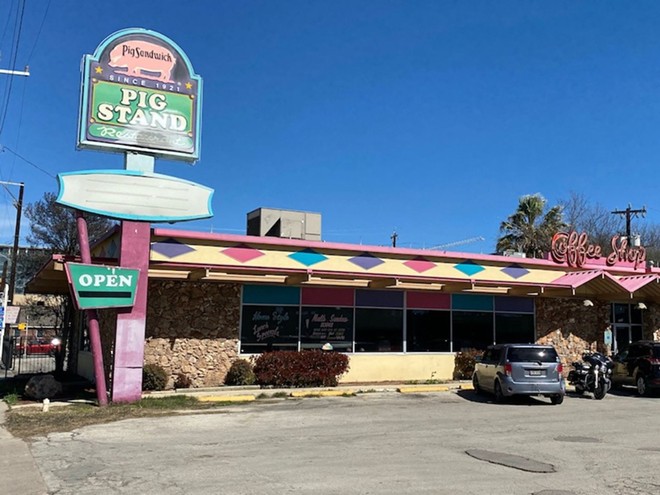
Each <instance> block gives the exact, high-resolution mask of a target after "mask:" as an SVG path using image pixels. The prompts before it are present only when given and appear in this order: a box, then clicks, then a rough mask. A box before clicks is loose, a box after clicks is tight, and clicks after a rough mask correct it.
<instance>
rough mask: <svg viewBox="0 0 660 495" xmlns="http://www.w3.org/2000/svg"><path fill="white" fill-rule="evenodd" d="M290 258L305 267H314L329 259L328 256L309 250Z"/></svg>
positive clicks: (294, 254) (299, 252)
mask: <svg viewBox="0 0 660 495" xmlns="http://www.w3.org/2000/svg"><path fill="white" fill-rule="evenodd" d="M289 258H291V259H292V260H295V261H297V262H298V263H300V264H302V265H305V266H312V265H315V264H317V263H320V262H321V261H325V260H327V259H328V257H327V256H324V255H322V254H320V253H317V252H316V251H314V250H313V249H309V248H307V249H303V250H302V251H298V252H297V253H293V254H290V255H289Z"/></svg>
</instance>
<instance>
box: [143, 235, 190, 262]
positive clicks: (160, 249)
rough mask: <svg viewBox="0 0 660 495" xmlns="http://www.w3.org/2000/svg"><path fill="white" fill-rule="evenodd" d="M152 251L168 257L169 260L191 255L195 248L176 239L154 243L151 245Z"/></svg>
mask: <svg viewBox="0 0 660 495" xmlns="http://www.w3.org/2000/svg"><path fill="white" fill-rule="evenodd" d="M151 250H152V251H154V252H156V253H158V254H162V255H163V256H167V257H168V258H176V257H177V256H181V255H182V254H186V253H191V252H193V251H194V249H193V248H191V247H190V246H188V245H187V244H183V243H182V242H179V241H177V240H176V239H172V238H170V239H165V240H164V241H158V242H154V243H153V244H152V245H151Z"/></svg>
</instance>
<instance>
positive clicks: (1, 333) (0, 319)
mask: <svg viewBox="0 0 660 495" xmlns="http://www.w3.org/2000/svg"><path fill="white" fill-rule="evenodd" d="M8 295H9V285H8V284H5V286H4V288H3V290H2V316H0V323H1V324H2V325H1V326H0V362H2V350H3V348H4V342H5V321H7V296H8Z"/></svg>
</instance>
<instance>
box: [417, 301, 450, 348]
mask: <svg viewBox="0 0 660 495" xmlns="http://www.w3.org/2000/svg"><path fill="white" fill-rule="evenodd" d="M406 332H407V343H406V349H407V351H408V352H449V351H451V317H450V313H449V311H431V310H420V309H412V310H408V311H407V312H406Z"/></svg>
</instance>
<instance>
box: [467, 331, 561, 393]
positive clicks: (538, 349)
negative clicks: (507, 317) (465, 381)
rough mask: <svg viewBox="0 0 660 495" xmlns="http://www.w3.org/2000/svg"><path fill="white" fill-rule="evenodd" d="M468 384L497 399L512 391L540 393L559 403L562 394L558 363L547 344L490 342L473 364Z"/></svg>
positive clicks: (555, 352) (553, 352)
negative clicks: (491, 344)
mask: <svg viewBox="0 0 660 495" xmlns="http://www.w3.org/2000/svg"><path fill="white" fill-rule="evenodd" d="M472 384H473V385H474V390H475V392H476V393H481V392H483V391H486V392H490V393H493V394H495V400H496V401H497V402H502V401H503V400H504V399H505V398H506V397H510V396H512V395H544V396H546V397H550V400H551V401H552V403H553V404H561V403H562V402H563V401H564V395H565V394H566V383H565V382H564V377H563V376H562V365H561V362H560V360H559V356H558V355H557V351H556V350H555V348H554V347H552V346H551V345H536V344H499V345H493V346H490V347H488V348H487V349H486V352H485V353H484V355H483V357H482V358H481V359H478V360H477V363H476V364H475V367H474V374H473V375H472Z"/></svg>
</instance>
